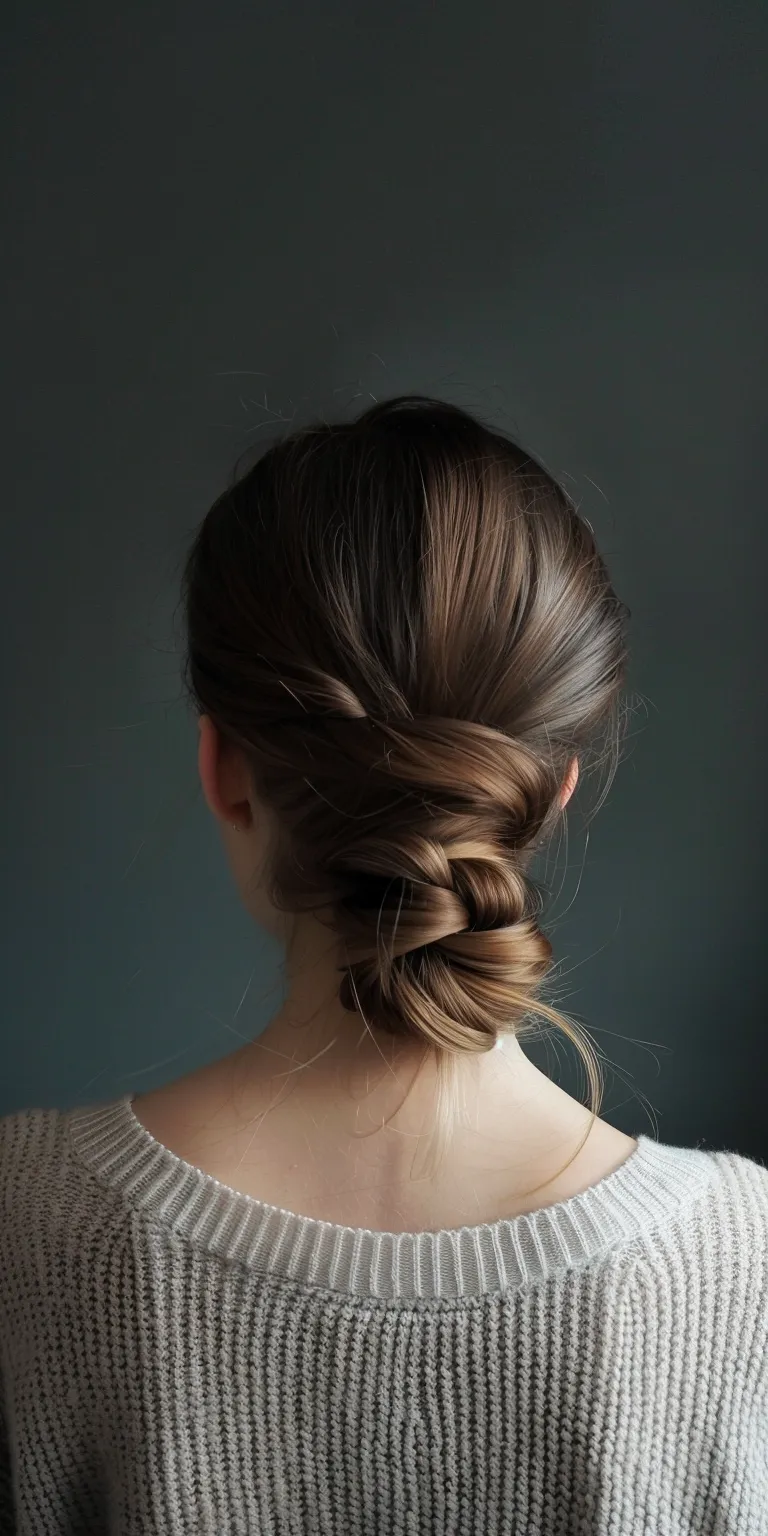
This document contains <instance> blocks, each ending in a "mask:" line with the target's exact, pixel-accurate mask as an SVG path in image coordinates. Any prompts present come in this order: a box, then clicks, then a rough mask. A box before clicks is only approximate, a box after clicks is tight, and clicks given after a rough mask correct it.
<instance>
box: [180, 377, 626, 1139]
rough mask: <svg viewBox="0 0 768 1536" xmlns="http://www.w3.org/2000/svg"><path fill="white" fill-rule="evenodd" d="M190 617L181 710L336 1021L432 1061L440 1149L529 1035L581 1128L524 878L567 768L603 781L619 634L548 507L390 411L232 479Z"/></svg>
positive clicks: (579, 524)
mask: <svg viewBox="0 0 768 1536" xmlns="http://www.w3.org/2000/svg"><path fill="white" fill-rule="evenodd" d="M184 601H185V617H186V628H187V645H188V649H187V660H186V669H185V672H186V681H187V684H188V687H189V689H190V692H191V695H192V697H193V699H194V701H195V704H196V705H197V707H198V708H199V709H200V711H201V712H203V713H206V714H208V715H210V717H211V718H212V720H213V721H214V723H215V724H216V725H217V727H218V728H219V730H220V731H221V732H222V733H223V734H224V735H225V736H226V737H228V738H229V739H231V740H232V741H233V742H236V743H237V744H239V745H240V746H241V747H242V748H243V749H244V750H245V752H246V753H247V755H248V758H249V761H250V762H251V764H252V771H253V778H254V788H255V789H256V791H257V793H258V794H259V796H260V797H261V798H262V799H263V801H264V802H265V803H266V804H267V805H269V806H270V807H271V808H272V810H273V811H274V813H275V817H276V821H277V824H278V826H279V829H280V834H279V841H278V845H277V847H276V849H275V854H274V859H273V861H272V868H271V878H272V888H271V896H272V900H273V902H274V904H275V906H276V907H277V908H278V909H281V910H283V911H288V912H299V911H309V910H311V911H314V912H315V913H316V915H318V916H319V917H321V918H322V919H323V920H325V921H327V922H329V923H330V924H331V925H332V927H333V929H334V931H335V932H336V934H337V935H338V938H339V941H340V945H341V949H340V954H341V956H342V957H343V960H344V966H343V970H342V972H341V973H340V996H341V1000H342V1002H343V1004H344V1005H345V1006H346V1007H347V1008H349V1009H352V1010H354V1009H357V1010H359V1011H360V1013H361V1014H362V1016H363V1018H364V1019H365V1021H366V1022H367V1024H368V1025H369V1026H375V1027H378V1028H379V1029H382V1030H386V1031H388V1032H390V1033H392V1034H403V1033H412V1034H416V1035H421V1036H422V1037H423V1039H424V1041H425V1042H427V1045H428V1047H432V1048H434V1049H435V1050H436V1051H437V1052H438V1058H439V1066H441V1067H442V1076H441V1079H440V1082H441V1098H440V1100H439V1104H438V1111H439V1112H438V1122H439V1127H438V1128H439V1129H440V1130H441V1131H442V1135H443V1137H444V1136H445V1133H446V1131H447V1130H448V1128H449V1127H448V1124H447V1118H446V1115H445V1113H444V1112H445V1109H446V1105H447V1101H448V1097H449V1096H450V1093H451V1084H452V1082H453V1079H452V1077H451V1074H450V1073H449V1071H448V1067H449V1066H450V1063H451V1060H452V1058H453V1057H455V1056H456V1055H457V1054H458V1053H463V1052H478V1051H485V1050H488V1049H490V1048H491V1047H492V1046H493V1045H494V1044H495V1043H496V1039H497V1036H498V1035H499V1034H501V1033H503V1032H512V1031H516V1032H517V1033H518V1034H520V1033H521V1032H522V1029H523V1028H524V1027H525V1021H526V1020H527V1019H530V1018H534V1019H535V1018H536V1017H539V1018H541V1019H549V1020H550V1021H551V1022H553V1023H555V1024H556V1025H558V1026H559V1027H560V1028H562V1029H563V1030H564V1031H565V1033H566V1034H567V1035H568V1036H569V1038H571V1040H572V1041H573V1042H574V1043H575V1044H576V1046H577V1048H578V1050H579V1052H580V1054H581V1055H582V1057H583V1059H584V1061H585V1063H586V1066H587V1073H588V1077H589V1081H590V1085H591V1090H592V1093H591V1097H592V1103H593V1114H594V1115H596V1114H597V1112H598V1105H599V1096H600V1085H599V1068H598V1066H597V1063H596V1058H595V1054H594V1051H593V1048H592V1046H591V1044H590V1042H589V1041H588V1039H587V1038H586V1037H583V1039H582V1035H583V1032H582V1030H581V1028H580V1026H578V1025H576V1024H575V1023H574V1021H569V1020H567V1019H565V1018H564V1016H563V1015H562V1014H560V1013H558V1012H556V1011H555V1010H554V1009H553V1008H551V1007H549V1006H548V1005H547V1004H545V1003H544V1002H542V1001H541V999H540V997H539V995H538V993H539V988H540V986H541V983H542V981H543V979H544V977H545V975H546V973H547V971H548V969H549V966H550V961H551V954H552V951H551V946H550V943H549V941H548V939H547V938H546V937H545V935H544V933H543V932H542V930H541V928H540V926H539V922H538V918H539V914H540V910H541V899H540V894H539V890H538V887H537V886H536V885H535V884H534V882H533V881H532V879H531V877H530V874H529V865H530V862H531V859H532V856H533V854H534V852H535V850H536V849H537V848H538V847H539V846H540V845H541V843H542V842H543V840H545V839H546V837H547V836H548V834H549V833H550V832H551V831H552V829H553V827H554V826H555V824H556V823H557V821H558V820H559V818H560V816H561V814H562V812H561V805H560V791H561V788H562V786H563V782H564V780H565V777H566V774H567V772H568V768H569V765H570V764H571V762H572V760H573V758H574V757H577V758H578V760H579V764H580V767H581V769H582V771H583V769H584V768H585V767H588V766H589V764H590V762H594V761H595V760H597V761H599V762H601V763H602V762H605V761H606V760H607V761H609V764H610V765H611V766H615V757H616V746H617V742H618V731H617V726H618V720H619V699H620V690H621V685H622V679H623V670H624V664H625V641H624V618H625V613H626V610H625V609H624V608H623V605H622V604H621V603H620V602H619V601H618V599H617V597H616V596H615V594H614V592H613V590H612V588H611V585H610V582H609V579H608V575H607V573H606V569H605V566H604V564H603V561H602V559H601V557H600V555H599V554H598V551H597V549H596V547H595V542H594V539H593V536H592V532H591V530H590V528H589V527H588V525H587V524H586V523H585V521H584V520H583V519H582V518H581V517H580V515H579V514H578V512H577V510H576V508H575V506H574V504H573V502H572V501H571V499H570V498H569V497H568V496H567V495H566V493H565V492H564V490H563V489H562V488H561V487H560V486H559V485H558V484H557V483H556V482H555V480H554V479H553V478H552V476H551V475H550V474H549V473H548V472H547V471H546V470H545V469H544V468H542V466H541V465H540V464H539V463H537V462H536V461H535V460H534V459H532V458H531V457H530V455H529V454H527V453H525V452H524V451H523V450H522V449H521V448H519V447H517V446H516V445H515V444H514V443H513V442H512V441H510V440H509V439H508V438H507V437H506V436H505V435H503V434H501V433H500V432H499V431H497V430H494V429H491V428H490V427H488V426H486V425H484V424H482V423H481V422H480V421H478V420H477V419H475V418H473V417H472V416H470V415H468V414H467V413H466V412H464V411H463V410H461V409H459V408H457V407H456V406H453V405H449V404H447V403H445V402H442V401H439V400H432V399H428V398H425V397H422V396H401V397H398V398H395V399H391V400H387V401H384V402H382V403H379V404H377V405H375V406H374V407H373V408H372V409H369V410H367V411H365V413H364V414H362V415H361V416H360V417H359V418H358V419H357V420H355V421H352V422H343V423H335V424H331V425H329V424H327V423H325V422H322V423H320V424H311V425H309V426H308V427H303V428H301V429H299V430H297V431H294V432H292V433H290V434H289V435H287V436H286V437H284V438H283V439H281V440H280V441H278V442H276V443H275V444H273V445H272V446H271V447H270V448H269V449H268V450H267V451H266V452H264V453H263V454H262V456H261V457H260V458H259V459H258V461H257V462H256V463H255V464H254V465H253V466H252V467H251V468H250V470H249V471H248V472H247V473H245V474H243V475H242V476H240V477H239V478H238V477H237V475H236V476H235V478H234V480H233V483H232V484H231V485H230V486H229V487H228V488H227V489H226V490H225V491H224V492H223V493H222V495H220V496H219V497H218V499H217V500H216V502H215V503H214V505H213V506H212V507H211V509H210V511H209V512H208V514H207V516H206V517H205V519H204V521H203V523H202V525H201V527H200V529H199V531H198V533H197V536H196V538H195V541H194V543H193V546H192V548H191V550H190V553H189V556H188V560H187V565H186V569H185V574H184ZM606 747H607V752H606ZM453 1102H454V1104H455V1096H454V1101H453ZM441 1108H442V1111H443V1113H442V1114H441V1113H440V1110H441ZM590 1128H591V1127H590Z"/></svg>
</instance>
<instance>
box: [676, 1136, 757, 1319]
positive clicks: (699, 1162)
mask: <svg viewBox="0 0 768 1536" xmlns="http://www.w3.org/2000/svg"><path fill="white" fill-rule="evenodd" d="M660 1151H662V1152H663V1153H664V1157H663V1160H658V1159H657V1160H655V1168H656V1172H657V1174H660V1175H661V1176H663V1178H664V1181H665V1183H666V1184H668V1186H669V1187H680V1188H682V1187H683V1186H685V1187H686V1188H687V1189H689V1190H690V1191H691V1192H692V1193H693V1194H694V1198H693V1199H692V1200H688V1198H686V1199H685V1201H684V1202H683V1204H682V1206H681V1219H680V1220H676V1221H674V1222H673V1223H671V1225H670V1226H669V1227H666V1226H663V1227H661V1228H659V1229H658V1230H657V1232H656V1234H655V1237H654V1238H653V1240H652V1241H651V1243H650V1248H649V1256H650V1258H651V1260H652V1262H651V1270H653V1269H654V1267H656V1268H658V1272H659V1276H660V1277H661V1279H660V1283H666V1281H664V1279H663V1277H664V1276H667V1277H668V1274H669V1265H670V1263H671V1264H672V1266H673V1269H674V1272H675V1274H676V1275H677V1276H678V1278H680V1277H682V1276H683V1275H686V1276H687V1280H686V1284H688V1281H690V1282H691V1283H694V1281H695V1285H696V1289H697V1294H699V1293H702V1291H709V1289H710V1288H712V1290H713V1294H716V1295H717V1296H718V1298H719V1303H718V1304H719V1305H723V1306H726V1307H727V1306H729V1305H732V1306H733V1307H735V1308H736V1309H737V1310H738V1308H739V1307H741V1306H742V1305H744V1306H749V1307H752V1306H753V1305H754V1306H755V1307H756V1308H757V1313H758V1315H759V1316H760V1318H761V1326H762V1327H764V1328H765V1329H766V1330H768V1168H766V1166H765V1164H764V1163H763V1162H762V1161H761V1160H759V1159H757V1158H752V1157H747V1156H746V1155H745V1154H743V1153H740V1152H736V1151H733V1150H731V1149H729V1148H717V1149H710V1148H705V1147H703V1146H702V1144H701V1143H698V1144H697V1145H696V1146H693V1147H690V1146H686V1147H682V1146H664V1147H662V1148H660ZM667 1154H669V1155H667ZM654 1261H655V1262H654Z"/></svg>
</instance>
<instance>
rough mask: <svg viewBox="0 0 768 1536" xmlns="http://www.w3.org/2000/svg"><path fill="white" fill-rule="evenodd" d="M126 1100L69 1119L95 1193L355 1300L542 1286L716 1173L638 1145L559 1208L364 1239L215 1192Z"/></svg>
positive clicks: (627, 1236) (681, 1154) (226, 1254)
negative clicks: (97, 1188) (112, 1194)
mask: <svg viewBox="0 0 768 1536" xmlns="http://www.w3.org/2000/svg"><path fill="white" fill-rule="evenodd" d="M132 1097H133V1095H132V1094H127V1095H126V1096H125V1097H123V1098H121V1099H117V1100H113V1101H111V1102H110V1103H108V1104H100V1105H95V1106H83V1107H80V1108H78V1109H74V1110H71V1111H69V1114H68V1117H67V1118H68V1122H69V1130H70V1135H71V1138H72V1143H73V1146H74V1149H75V1152H76V1154H77V1156H78V1157H79V1158H80V1160H81V1161H82V1162H84V1163H85V1164H87V1166H88V1167H89V1168H90V1170H91V1172H92V1173H93V1174H94V1175H95V1176H96V1177H97V1179H98V1180H99V1181H100V1182H101V1184H102V1185H105V1186H107V1187H109V1188H111V1189H114V1190H118V1191H119V1192H120V1193H121V1195H122V1196H123V1198H124V1199H125V1200H126V1201H127V1202H128V1203H129V1204H130V1205H131V1206H133V1207H134V1208H137V1209H140V1210H142V1211H144V1212H145V1213H146V1214H147V1216H149V1217H151V1219H152V1220H153V1221H154V1222H155V1223H156V1224H159V1225H161V1226H164V1227H166V1228H167V1229H168V1230H169V1231H172V1232H174V1233H175V1234H176V1235H177V1236H179V1237H182V1238H186V1239H188V1240H189V1242H190V1243H192V1244H193V1245H194V1246H196V1247H198V1248H204V1249H206V1250H207V1251H208V1252H211V1253H216V1254H218V1255H219V1256H220V1257H222V1258H224V1259H229V1260H235V1261H237V1262H238V1263H241V1264H243V1265H246V1266H247V1267H249V1268H252V1269H253V1270H254V1271H256V1272H258V1273H261V1274H264V1273H270V1274H273V1275H275V1276H284V1277H288V1278H290V1279H292V1280H294V1281H297V1282H300V1283H304V1284H312V1285H317V1286H323V1287H326V1288H330V1289H332V1290H334V1291H342V1292H347V1293H351V1294H357V1295H369V1296H381V1297H389V1298H394V1299H396V1298H402V1299H403V1300H406V1299H408V1298H414V1297H438V1296H454V1297H455V1296H478V1295H482V1294H485V1293H487V1292H493V1291H501V1290H507V1289H514V1288H516V1287H518V1286H520V1285H522V1284H523V1283H525V1282H531V1281H536V1280H542V1279H546V1278H547V1277H550V1276H554V1275H557V1274H558V1273H561V1272H562V1271H564V1270H566V1269H569V1268H573V1267H575V1266H577V1265H583V1264H585V1263H587V1262H588V1261H589V1260H590V1259H593V1258H596V1257H597V1256H599V1255H601V1254H604V1253H607V1252H608V1251H609V1250H611V1249H615V1248H616V1247H617V1246H620V1245H621V1244H623V1243H627V1242H629V1241H630V1240H631V1239H632V1238H633V1237H636V1236H638V1235H639V1234H641V1233H644V1232H645V1233H648V1232H650V1231H651V1229H655V1228H658V1227H659V1225H661V1224H663V1223H665V1222H667V1221H669V1220H671V1219H673V1218H674V1217H675V1216H677V1215H681V1214H684V1213H685V1211H686V1209H687V1208H688V1207H690V1205H691V1204H692V1203H693V1202H694V1201H695V1200H696V1199H697V1198H698V1197H699V1196H700V1195H702V1194H703V1193H704V1192H705V1191H706V1189H707V1187H708V1186H709V1184H710V1183H711V1181H712V1179H713V1177H714V1176H715V1173H716V1164H715V1162H714V1160H713V1158H712V1156H711V1154H710V1153H707V1152H705V1151H702V1150H700V1149H699V1148H692V1147H691V1148H689V1147H672V1146H666V1145H664V1144H663V1143H659V1142H657V1141H653V1140H652V1139H651V1138H650V1137H648V1136H644V1135H640V1136H638V1137H637V1143H638V1144H637V1147H636V1149H635V1150H634V1151H633V1152H631V1153H630V1155H629V1157H628V1158H627V1159H626V1161H625V1162H624V1163H622V1164H621V1165H620V1167H618V1168H616V1169H615V1170H614V1172H613V1173H610V1174H608V1175H607V1177H606V1178H604V1179H602V1180H600V1182H599V1183H597V1184H595V1185H593V1186H592V1187H591V1188H590V1189H587V1190H585V1191H584V1192H583V1193H582V1194H578V1195H574V1196H572V1197H571V1199H570V1200H565V1201H562V1202H561V1203H560V1204H557V1205H550V1206H546V1207H544V1208H543V1209H541V1210H537V1211H534V1212H532V1213H531V1214H529V1215H523V1216H515V1217H512V1218H510V1219H507V1220H501V1221H496V1222H491V1223H485V1224H484V1225H482V1226H478V1227H457V1228H455V1229H451V1230H446V1231H435V1232H397V1233H395V1232H371V1231H368V1230H367V1229H366V1228H362V1227H343V1226H336V1225H335V1224H334V1223H333V1222H328V1221H318V1220H316V1219H315V1218H314V1217H310V1216H300V1215H297V1214H296V1213H295V1212H292V1211H284V1210H280V1209H279V1208H278V1207H277V1206H273V1205H267V1204H265V1203H264V1202H263V1201H261V1200H256V1199H253V1198H252V1196H250V1195H246V1194H243V1193H241V1192H240V1191H238V1190H235V1189H230V1188H229V1187H228V1186H227V1185H225V1184H220V1183H219V1181H218V1179H215V1178H213V1176H212V1175H211V1174H208V1173H204V1172H203V1171H202V1170H201V1169H199V1168H195V1167H193V1166H192V1164H191V1163H187V1162H184V1161H183V1159H182V1158H180V1157H177V1156H176V1154H175V1153H174V1152H171V1151H170V1150H169V1148H168V1147H165V1146H163V1145H162V1143H161V1142H159V1141H156V1140H155V1138H154V1137H153V1136H152V1135H151V1134H150V1132H149V1131H148V1130H146V1129H145V1127H144V1126H143V1125H142V1124H141V1122H140V1121H139V1120H138V1118H137V1116H136V1115H135V1114H134V1111H133V1108H132V1104H131V1100H132Z"/></svg>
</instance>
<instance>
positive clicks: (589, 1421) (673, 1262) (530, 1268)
mask: <svg viewBox="0 0 768 1536" xmlns="http://www.w3.org/2000/svg"><path fill="white" fill-rule="evenodd" d="M0 1186H1V1190H0V1211H2V1212H3V1213H4V1215H3V1222H2V1230H1V1231H0V1384H1V1386H2V1391H1V1393H0V1402H1V1403H2V1418H1V1420H0V1532H2V1536H9V1533H10V1532H14V1533H17V1536H78V1533H81V1532H82V1533H86V1532H87V1533H88V1536H101V1533H104V1536H106V1533H110V1536H139V1533H141V1536H146V1533H155V1532H157V1533H160V1536H165V1533H168V1536H198V1533H199V1536H203V1533H205V1536H241V1533H242V1536H427V1533H429V1536H470V1533H472V1536H539V1533H546V1536H569V1533H574V1536H575V1533H579V1536H586V1533H590V1536H592V1533H594V1536H608V1533H610V1536H683V1533H685V1536H693V1533H696V1536H706V1533H712V1536H714V1533H717V1536H758V1533H760V1536H766V1533H767V1532H768V1399H767V1395H766V1389H767V1387H768V1352H767V1351H766V1342H767V1340H766V1335H767V1334H768V1242H767V1236H768V1170H766V1168H764V1167H763V1166H762V1164H760V1163H757V1162H753V1161H751V1160H749V1159H748V1158H745V1157H743V1156H741V1155H739V1154H737V1153H735V1152H730V1151H716V1152H708V1151H704V1150H702V1149H701V1148H685V1147H676V1146H667V1145H664V1144H660V1143H658V1142H656V1141H654V1140H652V1139H650V1138H648V1137H646V1136H644V1135H640V1136H639V1138H638V1145H637V1148H636V1149H635V1150H634V1151H632V1152H631V1153H630V1156H629V1158H628V1159H627V1160H626V1161H625V1162H624V1163H623V1164H622V1165H621V1166H620V1167H619V1168H617V1169H616V1170H615V1171H614V1172H613V1173H611V1174H609V1175H608V1176H607V1177H605V1178H604V1179H602V1180H601V1181H600V1182H599V1183H597V1184H595V1185H593V1186H592V1187H591V1188H590V1189H588V1190H586V1191H585V1192H583V1193H581V1194H578V1195H576V1196H575V1197H573V1198H571V1199H569V1200H566V1201H563V1202H562V1203H560V1204H557V1205H552V1206H549V1207H546V1208H544V1209H541V1210H538V1211H536V1212H535V1213H533V1214H531V1215H522V1216H516V1217H514V1218H511V1219H508V1220H500V1221H497V1222H494V1223H491V1224H486V1225H483V1226H478V1227H462V1228H459V1229H456V1230H452V1231H431V1232H430V1231H428V1232H417V1233H400V1234H392V1233H386V1232H372V1231H367V1230H363V1229H356V1228H350V1227H342V1226H335V1225H333V1224H331V1223H329V1222H323V1221H317V1220H314V1219H312V1218H309V1217H306V1216H302V1215H297V1214H295V1213H291V1212H288V1211H283V1210H279V1209H277V1208H275V1207H273V1206H269V1205H267V1204H264V1203H262V1202H260V1201H258V1200H255V1199H253V1198H251V1197H250V1196H247V1195H245V1194H242V1193H240V1192H238V1191H235V1190H233V1189H230V1188H228V1187H226V1186H225V1185H223V1184H220V1183H219V1182H217V1180H215V1179H214V1178H213V1177H211V1176H210V1175H209V1174H206V1173H204V1172H202V1171H201V1170H199V1169H197V1168H194V1167H193V1166H192V1165H191V1164H189V1163H186V1162H184V1161H182V1160H181V1159H180V1158H178V1157H177V1156H176V1155H175V1154H174V1153H172V1152H171V1151H169V1149H168V1148H166V1147H164V1146H162V1145H161V1144H160V1143H159V1142H158V1141H156V1140H155V1139H154V1138H153V1137H152V1136H151V1134H150V1133H149V1131H147V1130H146V1129H145V1128H144V1127H143V1126H142V1125H141V1124H140V1122H139V1120H138V1119H137V1117H136V1115H135V1114H134V1112H133V1109H132V1105H131V1100H130V1096H129V1097H127V1098H124V1099H120V1100H117V1101H114V1102H110V1103H100V1104H95V1105H90V1106H85V1107H81V1108H79V1109H76V1110H70V1111H67V1112H62V1111H55V1110H41V1109H38V1110H29V1111H25V1112H22V1113H19V1114H15V1115H9V1116H6V1118H5V1119H3V1120H0Z"/></svg>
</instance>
